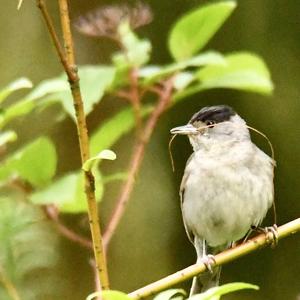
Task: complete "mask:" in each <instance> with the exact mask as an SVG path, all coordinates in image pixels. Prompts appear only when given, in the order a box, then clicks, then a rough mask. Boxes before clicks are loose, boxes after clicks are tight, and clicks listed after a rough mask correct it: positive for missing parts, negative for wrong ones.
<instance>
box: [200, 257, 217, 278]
mask: <svg viewBox="0 0 300 300" xmlns="http://www.w3.org/2000/svg"><path fill="white" fill-rule="evenodd" d="M201 262H202V263H203V264H204V265H205V267H206V269H207V271H208V272H209V273H211V274H212V273H213V267H214V266H215V264H216V259H215V257H214V256H213V255H211V254H208V255H205V256H203V257H202V258H201Z"/></svg>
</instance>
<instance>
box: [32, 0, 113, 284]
mask: <svg viewBox="0 0 300 300" xmlns="http://www.w3.org/2000/svg"><path fill="white" fill-rule="evenodd" d="M37 6H38V7H39V8H40V10H41V12H42V15H43V17H44V20H45V23H46V25H47V28H48V31H49V33H50V35H51V38H52V41H53V43H54V46H55V48H56V51H57V53H58V56H59V57H60V59H61V62H62V65H63V67H64V69H65V72H66V74H67V76H68V79H69V83H70V88H71V92H72V96H73V105H74V109H75V115H76V125H77V133H78V141H79V147H80V154H81V163H82V165H83V164H84V162H85V161H86V160H87V159H89V157H90V154H89V137H88V131H87V125H86V118H85V113H84V106H83V101H82V95H81V91H80V85H79V77H78V74H77V67H76V66H75V59H74V46H73V39H72V35H71V29H70V19H69V9H68V4H67V0H59V9H60V16H61V22H62V30H63V39H64V46H65V49H66V54H65V52H64V51H63V49H62V47H61V45H60V43H59V40H58V37H57V34H56V31H55V28H54V26H53V22H52V20H51V17H50V15H49V13H48V11H47V8H46V5H45V3H44V1H43V0H37ZM84 175H85V193H86V198H87V202H88V215H89V223H90V230H91V235H92V241H93V249H94V256H95V262H96V269H97V271H98V274H99V280H100V285H101V288H102V289H103V290H105V289H109V280H108V272H107V265H106V259H105V254H104V250H103V246H102V237H101V230H100V225H99V216H98V207H97V202H96V197H95V179H94V176H93V174H92V172H91V171H87V172H84Z"/></svg>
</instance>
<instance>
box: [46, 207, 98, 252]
mask: <svg viewBox="0 0 300 300" xmlns="http://www.w3.org/2000/svg"><path fill="white" fill-rule="evenodd" d="M44 211H45V214H46V216H47V217H48V219H50V220H51V221H53V225H54V226H55V228H56V230H57V231H58V232H59V233H60V234H61V235H62V236H64V237H65V238H67V239H68V240H70V241H72V242H74V243H77V244H79V245H80V246H82V247H84V248H87V249H89V250H92V249H93V243H92V242H91V241H90V240H88V239H86V238H85V237H83V236H81V235H79V234H78V233H76V232H74V231H73V230H71V229H70V228H68V227H67V226H66V225H64V224H63V223H62V221H61V220H60V219H59V216H58V211H57V209H56V208H55V207H54V206H53V205H47V206H46V207H45V209H44Z"/></svg>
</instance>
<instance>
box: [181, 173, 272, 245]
mask: <svg viewBox="0 0 300 300" xmlns="http://www.w3.org/2000/svg"><path fill="white" fill-rule="evenodd" d="M192 175H193V176H189V178H188V179H187V182H186V186H185V191H184V199H183V204H182V209H183V218H184V220H185V223H186V225H187V227H188V228H189V229H190V230H191V231H192V232H193V234H195V235H197V236H199V237H200V238H204V239H205V240H206V241H207V243H208V245H210V246H212V247H214V246H220V245H224V244H228V243H230V242H232V241H236V240H239V239H241V238H242V237H243V236H244V235H245V234H246V233H247V232H248V230H249V229H250V227H251V225H258V224H260V222H261V221H262V219H263V218H264V217H265V215H266V213H267V210H268V208H269V206H270V199H272V183H269V182H270V180H269V179H268V178H267V177H266V178H264V176H261V175H259V176H258V175H254V174H252V173H251V172H250V171H249V170H248V169H247V168H244V167H241V168H240V169H236V168H235V169H232V168H230V167H222V168H218V169H199V168H198V169H197V172H196V174H192ZM264 179H265V180H264Z"/></svg>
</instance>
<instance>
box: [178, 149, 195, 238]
mask: <svg viewBox="0 0 300 300" xmlns="http://www.w3.org/2000/svg"><path fill="white" fill-rule="evenodd" d="M193 156H194V153H193V154H192V155H191V156H190V158H189V159H188V161H187V163H186V168H185V171H184V174H183V177H182V180H181V184H180V190H179V195H180V206H181V213H182V219H183V224H184V228H185V231H186V234H187V236H188V239H189V240H190V242H191V243H192V244H194V235H193V232H192V231H191V230H190V229H189V228H188V226H187V224H186V223H185V220H184V217H183V207H182V206H183V201H184V190H185V186H186V181H187V179H188V177H189V175H190V174H189V172H187V166H188V164H189V162H190V161H191V159H192V158H193Z"/></svg>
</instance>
